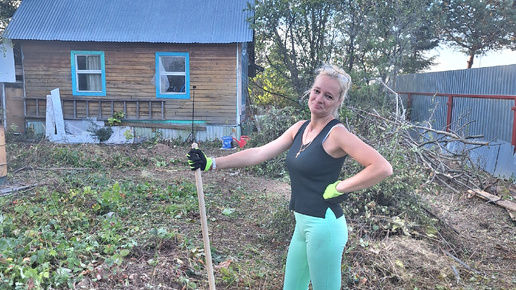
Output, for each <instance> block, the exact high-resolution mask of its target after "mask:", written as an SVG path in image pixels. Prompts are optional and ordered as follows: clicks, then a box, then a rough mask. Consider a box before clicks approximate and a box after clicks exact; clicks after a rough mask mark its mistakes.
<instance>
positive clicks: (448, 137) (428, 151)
mask: <svg viewBox="0 0 516 290" xmlns="http://www.w3.org/2000/svg"><path fill="white" fill-rule="evenodd" d="M348 109H350V110H352V111H353V112H355V113H356V114H358V115H360V116H361V117H362V118H365V119H368V121H369V122H375V123H377V125H379V126H381V127H383V128H385V129H386V130H388V129H387V128H389V129H391V130H395V131H396V132H395V133H393V134H398V136H397V137H398V140H400V143H401V144H399V145H400V146H403V147H404V148H406V150H407V152H411V153H412V154H411V157H410V158H411V160H410V162H412V163H413V164H423V165H424V167H425V168H427V169H428V170H429V176H430V178H429V180H428V182H434V181H437V182H438V183H439V184H442V185H445V186H446V187H448V188H449V189H450V190H452V191H454V192H457V193H458V192H463V191H464V190H478V189H481V190H484V189H485V188H486V187H488V186H490V185H491V184H490V177H492V176H490V175H489V174H487V173H486V172H485V171H483V170H482V169H481V168H480V166H479V165H478V164H477V163H476V162H475V161H474V160H472V159H471V156H472V154H471V151H473V150H476V149H478V148H480V147H483V146H488V145H490V142H488V141H485V140H482V138H483V137H484V136H483V135H463V134H461V133H459V132H461V131H465V130H458V131H453V130H452V129H451V127H453V126H450V128H446V129H445V130H440V129H435V128H432V124H431V122H423V123H419V124H413V123H411V122H410V121H408V120H406V119H405V118H403V117H400V116H399V115H396V116H393V117H392V118H385V117H383V116H382V115H381V114H379V113H378V112H376V111H374V110H373V111H372V112H366V111H363V110H360V109H357V108H348ZM491 179H492V178H491Z"/></svg>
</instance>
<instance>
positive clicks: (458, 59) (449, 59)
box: [427, 48, 516, 71]
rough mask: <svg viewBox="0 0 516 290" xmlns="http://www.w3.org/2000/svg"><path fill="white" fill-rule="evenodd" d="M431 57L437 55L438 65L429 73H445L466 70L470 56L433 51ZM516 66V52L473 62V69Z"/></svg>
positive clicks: (446, 51) (480, 57) (486, 56)
mask: <svg viewBox="0 0 516 290" xmlns="http://www.w3.org/2000/svg"><path fill="white" fill-rule="evenodd" d="M431 55H437V60H436V61H437V62H438V64H437V65H435V66H433V67H432V68H431V69H429V70H427V71H445V70H457V69H466V68H467V61H468V59H469V56H467V55H465V54H462V53H460V52H455V51H453V50H451V49H442V48H439V49H437V50H432V52H431ZM508 64H516V51H511V50H503V51H499V52H496V53H495V52H492V53H488V54H487V55H484V56H477V57H475V60H474V61H473V68H479V67H487V66H498V65H508Z"/></svg>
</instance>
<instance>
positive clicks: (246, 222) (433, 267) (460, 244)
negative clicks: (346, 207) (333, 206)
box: [77, 144, 516, 289]
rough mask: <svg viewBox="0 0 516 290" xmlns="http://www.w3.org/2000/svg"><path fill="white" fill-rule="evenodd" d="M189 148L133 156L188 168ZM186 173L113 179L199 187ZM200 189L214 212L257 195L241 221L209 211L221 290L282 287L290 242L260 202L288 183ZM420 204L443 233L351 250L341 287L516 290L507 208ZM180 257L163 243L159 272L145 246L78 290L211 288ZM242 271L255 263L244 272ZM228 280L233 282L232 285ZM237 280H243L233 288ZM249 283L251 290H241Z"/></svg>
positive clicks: (261, 181)
mask: <svg viewBox="0 0 516 290" xmlns="http://www.w3.org/2000/svg"><path fill="white" fill-rule="evenodd" d="M212 147H213V146H212ZM106 150H115V149H114V148H111V149H106ZM116 150H119V149H116ZM187 150H188V148H187V147H186V148H185V147H183V146H175V145H171V144H157V145H155V146H153V147H152V148H142V149H138V150H137V151H136V152H135V153H134V154H137V155H141V156H161V157H163V158H164V159H165V160H185V154H186V152H187ZM205 151H206V153H207V155H208V156H210V155H213V156H221V155H225V154H230V153H233V152H234V151H235V150H220V149H218V148H206V149H205ZM106 154H107V153H106ZM184 166H185V164H183V163H181V162H177V163H175V164H171V165H169V166H168V167H166V168H158V167H156V168H148V169H145V170H144V171H134V172H131V171H124V172H114V173H113V174H112V178H126V177H127V176H129V175H132V176H136V177H138V176H141V177H142V178H147V179H148V178H151V179H154V178H155V179H164V180H170V181H171V182H172V181H174V180H185V179H188V180H190V179H192V182H193V179H194V174H193V173H192V172H191V171H189V170H185V168H184ZM203 183H204V188H205V193H206V194H207V196H206V203H207V206H208V207H210V206H211V205H213V204H215V201H216V199H217V198H224V199H226V200H227V201H228V202H229V201H231V200H234V199H235V196H238V193H239V192H246V193H251V194H252V195H251V196H247V197H246V198H245V199H244V198H242V200H239V201H238V203H237V204H236V205H235V206H237V207H238V208H237V211H238V213H239V214H238V215H237V216H236V217H233V218H228V217H227V216H225V215H224V214H221V210H220V208H219V209H217V208H215V207H214V206H211V207H210V209H209V210H208V219H209V230H210V239H211V243H212V247H213V248H215V249H217V251H215V254H214V264H215V276H216V279H217V281H219V282H221V286H220V287H221V289H281V285H282V280H283V273H282V271H283V265H282V263H283V261H284V255H285V254H286V249H287V247H288V240H271V239H267V238H264V237H266V236H270V233H267V232H266V231H267V229H266V227H263V226H260V224H263V221H264V216H265V217H267V214H268V211H269V208H268V207H267V205H266V204H265V205H264V204H263V203H262V202H263V200H266V199H265V196H274V198H277V199H283V200H284V201H285V202H286V201H287V200H288V198H289V189H290V188H289V184H288V183H287V182H284V181H280V180H274V179H269V178H265V177H255V176H250V175H248V174H246V173H245V172H244V171H242V170H215V171H212V172H207V173H203ZM504 184H505V185H504ZM495 189H496V190H494V189H493V193H495V194H496V191H504V192H505V193H508V194H506V195H504V196H505V198H512V200H513V202H514V201H515V200H516V187H514V186H513V185H511V184H507V183H503V182H502V181H500V182H499V183H497V187H496V188H495ZM213 190H216V191H220V192H221V193H220V194H219V195H220V196H213V195H211V194H210V192H211V191H213ZM253 195H255V196H253ZM422 197H423V200H424V201H425V202H426V204H427V208H428V211H429V214H431V215H433V216H434V218H436V219H438V220H439V221H440V223H441V226H442V228H443V230H442V231H440V232H437V233H435V235H434V236H430V235H429V236H427V237H424V238H422V237H416V236H385V237H384V238H383V239H382V240H376V241H369V246H368V247H363V248H359V249H349V248H348V249H347V252H348V253H349V254H348V256H347V257H346V261H347V262H348V263H349V264H350V265H352V266H353V269H354V272H353V273H350V276H353V277H350V278H349V279H351V280H353V279H354V281H351V282H350V283H348V284H347V285H344V286H343V289H516V222H515V221H513V220H512V219H511V217H510V215H509V213H508V211H507V210H505V209H503V208H501V207H499V206H497V205H495V204H491V203H486V202H485V201H483V200H481V199H479V198H478V197H469V196H468V194H467V192H461V193H453V192H434V193H428V194H425V195H424V196H422ZM231 202H233V201H231ZM515 214H516V213H515ZM196 219H198V217H197V216H194V217H192V220H196ZM348 225H349V226H350V227H351V228H353V227H354V221H353V220H348ZM177 226H178V227H181V230H182V231H183V232H185V233H186V232H189V231H191V232H196V233H197V236H198V237H200V225H199V224H192V223H190V224H183V225H177ZM357 239H360V237H358V236H356V235H355V234H354V233H353V232H350V241H349V242H348V245H357V244H359V241H358V240H357ZM360 242H362V241H360ZM184 250H185V249H183V248H181V247H180V245H179V244H174V243H170V244H165V245H161V246H160V249H159V256H160V264H159V265H157V266H156V267H151V266H149V264H148V260H149V259H150V258H152V257H154V256H155V255H156V252H155V251H148V250H146V249H145V248H143V247H142V248H141V249H140V250H139V252H138V249H137V250H136V251H137V252H138V253H137V254H133V255H132V256H131V257H129V261H128V263H126V264H124V266H123V268H122V269H120V271H119V272H118V274H117V275H114V276H110V278H109V279H101V280H100V281H98V282H97V283H96V284H93V282H92V281H91V280H88V279H85V280H84V281H83V282H82V284H81V285H77V288H80V287H84V288H86V289H87V288H95V287H94V285H96V286H97V289H141V288H158V289H193V288H194V287H192V286H191V284H188V283H186V282H185V283H186V284H185V283H183V284H180V283H176V282H172V281H174V279H175V280H177V277H180V276H185V275H184V273H185V272H189V271H190V272H193V274H192V273H190V274H189V275H188V276H189V277H191V281H195V282H196V287H198V289H207V283H206V282H207V281H205V279H204V278H203V277H205V275H206V273H202V272H196V270H195V269H191V268H189V267H188V266H187V265H188V262H187V260H188V259H192V256H195V255H193V254H192V253H189V254H185V253H184ZM239 252H246V253H247V255H248V256H242V255H239V254H238V253H239ZM354 259H355V260H354ZM257 260H259V262H257ZM231 263H233V264H238V265H239V267H238V268H233V269H234V270H233V271H235V273H228V269H230V267H228V265H230V264H231ZM177 264H184V267H183V268H181V269H182V271H184V272H183V273H178V272H177V270H175V271H172V269H177ZM246 264H249V267H248V268H246V267H245V265H246ZM260 269H261V270H260ZM271 269H276V270H273V271H271ZM261 271H263V272H261ZM381 274H383V275H381ZM227 277H231V278H232V280H231V281H228V280H227ZM235 277H241V278H242V279H241V280H240V281H234V280H235ZM249 277H252V278H249ZM256 277H262V278H256ZM245 278H249V279H245ZM225 279H226V280H225ZM375 279H376V280H375ZM236 280H238V279H236ZM244 281H253V283H248V284H247V285H243V284H242V282H244ZM124 285H125V286H124ZM185 285H190V286H188V287H191V288H188V287H186V286H185Z"/></svg>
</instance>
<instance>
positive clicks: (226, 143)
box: [222, 136, 233, 149]
mask: <svg viewBox="0 0 516 290" xmlns="http://www.w3.org/2000/svg"><path fill="white" fill-rule="evenodd" d="M232 143H233V137H231V136H224V137H222V149H231V148H232V147H233V144H232Z"/></svg>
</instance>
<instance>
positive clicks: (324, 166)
mask: <svg viewBox="0 0 516 290" xmlns="http://www.w3.org/2000/svg"><path fill="white" fill-rule="evenodd" d="M309 123H310V121H306V122H305V123H304V124H303V125H302V126H301V128H299V131H298V132H297V134H296V136H295V138H294V143H293V144H292V147H290V150H289V151H288V153H287V158H286V166H287V169H288V172H289V174H290V184H291V185H290V186H291V188H292V194H291V197H290V207H289V208H290V209H291V210H293V211H295V212H298V213H301V214H305V215H309V216H313V217H320V218H324V217H325V214H326V210H327V209H328V208H331V210H332V211H333V213H334V214H335V216H336V217H337V218H339V217H341V216H342V215H343V212H342V208H341V207H340V204H338V203H329V202H327V201H325V200H324V198H323V193H324V190H325V189H326V187H327V186H328V185H329V184H331V183H334V182H336V181H337V180H338V178H339V175H340V171H341V169H342V165H343V164H344V160H345V159H346V157H345V156H344V157H342V158H333V157H332V156H330V155H329V154H328V153H326V151H324V148H323V146H322V143H323V141H324V139H325V138H326V136H327V134H328V132H329V131H330V129H331V128H332V127H333V126H335V125H336V124H339V123H340V121H338V120H336V119H334V120H332V121H330V122H329V123H328V124H327V125H326V126H325V127H324V128H323V130H322V131H321V132H320V133H319V135H317V137H315V139H313V141H312V144H310V146H308V147H307V148H306V149H305V150H304V151H303V152H301V153H300V154H299V155H298V156H297V158H296V154H297V153H298V151H299V148H300V146H301V144H302V142H303V132H304V131H305V129H306V126H307V125H308V124H309Z"/></svg>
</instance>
